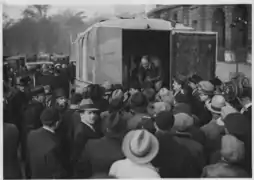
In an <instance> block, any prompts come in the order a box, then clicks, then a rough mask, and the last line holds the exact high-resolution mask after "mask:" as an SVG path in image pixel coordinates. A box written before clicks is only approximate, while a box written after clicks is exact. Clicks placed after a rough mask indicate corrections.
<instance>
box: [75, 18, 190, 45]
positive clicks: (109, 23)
mask: <svg viewBox="0 0 254 180" xmlns="http://www.w3.org/2000/svg"><path fill="white" fill-rule="evenodd" d="M172 23H173V22H170V21H165V20H162V19H149V18H136V19H110V20H106V21H103V22H98V23H96V24H94V25H92V26H90V27H89V28H87V29H86V30H85V31H84V32H82V33H80V34H79V35H78V37H77V39H79V38H81V37H82V36H84V35H85V34H86V33H88V32H89V31H91V30H92V29H95V28H100V27H108V28H120V29H137V30H138V29H140V30H142V29H143V30H144V29H147V27H148V26H149V29H151V30H164V31H169V30H173V29H174V30H183V31H186V30H187V31H194V29H193V28H192V27H188V26H184V25H183V24H180V23H176V25H175V27H173V26H172ZM77 39H76V40H77Z"/></svg>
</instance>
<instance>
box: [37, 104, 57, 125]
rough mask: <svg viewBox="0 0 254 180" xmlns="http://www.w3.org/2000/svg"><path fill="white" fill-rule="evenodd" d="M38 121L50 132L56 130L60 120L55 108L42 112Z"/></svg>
mask: <svg viewBox="0 0 254 180" xmlns="http://www.w3.org/2000/svg"><path fill="white" fill-rule="evenodd" d="M40 119H41V123H42V124H43V126H47V127H49V128H51V129H52V130H55V129H57V127H58V124H59V120H60V117H59V112H58V110H57V109H56V108H53V107H51V108H46V109H45V110H44V111H43V112H42V114H41V116H40Z"/></svg>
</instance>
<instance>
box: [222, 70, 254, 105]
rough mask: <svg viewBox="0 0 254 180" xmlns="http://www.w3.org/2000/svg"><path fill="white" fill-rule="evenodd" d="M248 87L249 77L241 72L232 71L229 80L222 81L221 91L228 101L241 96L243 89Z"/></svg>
mask: <svg viewBox="0 0 254 180" xmlns="http://www.w3.org/2000/svg"><path fill="white" fill-rule="evenodd" d="M249 87H250V81H249V79H248V78H247V77H246V76H245V75H244V74H243V73H232V74H231V76H230V80H229V81H228V82H225V83H223V85H222V88H221V91H222V94H223V96H224V97H225V99H226V100H227V101H228V102H230V101H234V100H235V99H236V98H237V97H238V98H241V97H242V96H243V93H244V91H245V89H247V88H249Z"/></svg>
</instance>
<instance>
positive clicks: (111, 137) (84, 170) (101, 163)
mask: <svg viewBox="0 0 254 180" xmlns="http://www.w3.org/2000/svg"><path fill="white" fill-rule="evenodd" d="M105 121H106V123H105V124H106V132H105V133H104V134H105V135H104V137H102V138H100V139H91V140H89V141H88V142H87V145H86V146H85V149H84V150H83V151H82V155H81V158H80V160H79V162H78V163H79V166H78V167H79V168H80V171H79V172H81V174H80V176H79V177H80V178H90V177H91V176H92V175H95V174H99V173H106V174H107V173H108V172H109V169H110V167H111V165H112V164H113V163H114V162H115V161H118V160H121V159H124V154H123V152H122V139H123V137H124V135H125V132H126V119H125V117H124V116H123V115H122V114H121V113H119V112H115V113H111V114H110V115H109V116H108V118H106V119H105Z"/></svg>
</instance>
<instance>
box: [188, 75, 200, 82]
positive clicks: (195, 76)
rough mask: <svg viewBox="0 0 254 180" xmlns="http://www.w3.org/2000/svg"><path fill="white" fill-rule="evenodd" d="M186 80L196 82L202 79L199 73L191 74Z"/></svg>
mask: <svg viewBox="0 0 254 180" xmlns="http://www.w3.org/2000/svg"><path fill="white" fill-rule="evenodd" d="M188 80H189V82H192V83H194V84H198V83H199V82H200V81H202V80H203V79H202V78H201V77H200V76H199V75H196V74H193V75H192V76H191V77H189V79H188Z"/></svg>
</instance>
